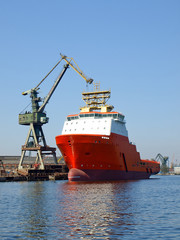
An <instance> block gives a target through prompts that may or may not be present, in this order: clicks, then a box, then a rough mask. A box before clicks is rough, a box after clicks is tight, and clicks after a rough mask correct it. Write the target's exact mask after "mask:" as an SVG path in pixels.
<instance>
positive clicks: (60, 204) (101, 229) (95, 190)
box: [0, 176, 180, 240]
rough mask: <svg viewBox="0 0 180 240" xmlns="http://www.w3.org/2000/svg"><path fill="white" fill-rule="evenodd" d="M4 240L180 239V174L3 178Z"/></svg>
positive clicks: (0, 230)
mask: <svg viewBox="0 0 180 240" xmlns="http://www.w3.org/2000/svg"><path fill="white" fill-rule="evenodd" d="M0 239H7V240H12V239H23V240H24V239H28V240H29V239H133V240H134V239H163V240H166V239H180V176H153V177H151V178H150V179H148V180H138V181H115V182H114V181H113V182H92V183H87V182H84V183H69V182H68V181H44V182H43V181H41V182H6V183H0Z"/></svg>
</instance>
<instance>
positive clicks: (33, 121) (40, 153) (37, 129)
mask: <svg viewBox="0 0 180 240" xmlns="http://www.w3.org/2000/svg"><path fill="white" fill-rule="evenodd" d="M60 55H61V59H60V60H59V61H58V62H57V64H56V65H55V66H54V67H53V68H52V69H51V70H50V72H48V74H47V75H46V76H45V77H44V78H43V79H42V80H41V81H40V83H39V84H38V85H37V86H36V87H34V88H32V89H30V90H28V91H25V92H23V93H22V95H24V96H25V95H28V94H29V95H30V98H31V105H32V110H31V112H27V111H26V112H23V113H20V114H19V124H20V125H30V128H29V131H28V135H27V138H26V141H25V145H23V146H22V150H21V158H20V161H19V165H18V170H21V169H23V161H24V158H25V154H26V151H29V153H30V152H31V151H34V152H36V153H37V155H36V160H35V164H34V165H35V166H38V168H39V169H41V170H44V162H43V158H44V157H45V155H52V156H53V158H54V162H55V163H57V158H56V148H53V147H49V146H48V145H47V143H46V139H45V136H44V133H43V130H42V125H44V124H46V123H48V120H49V118H48V117H47V116H46V113H45V112H44V109H45V107H46V105H47V103H48V101H49V100H50V98H51V96H52V94H53V93H54V91H55V89H56V87H57V86H58V84H59V82H60V81H61V79H62V77H63V75H64V74H65V72H66V70H67V69H68V68H69V66H70V67H72V68H73V69H74V70H75V71H76V72H77V73H78V74H79V75H80V76H81V77H82V78H83V79H84V80H85V81H86V83H89V84H91V83H92V82H93V79H91V78H87V77H86V76H85V74H84V73H83V72H82V71H81V70H80V68H79V67H78V65H77V63H76V62H75V61H74V59H73V58H69V57H67V56H64V55H62V54H60ZM62 60H64V61H65V62H66V64H65V65H64V67H63V70H62V71H61V73H60V74H59V76H58V78H57V80H56V81H55V82H54V84H53V86H52V88H51V89H50V91H49V93H48V94H47V96H46V97H45V99H44V100H43V99H42V98H40V97H38V94H39V92H38V90H39V89H40V88H39V86H40V85H41V83H42V82H43V81H44V80H45V79H46V78H47V77H48V76H49V75H50V73H51V72H52V71H53V70H54V69H55V68H56V67H57V66H58V65H59V64H60V62H61V61H62ZM40 102H42V104H41V106H40V104H39V103H40ZM40 143H41V144H40Z"/></svg>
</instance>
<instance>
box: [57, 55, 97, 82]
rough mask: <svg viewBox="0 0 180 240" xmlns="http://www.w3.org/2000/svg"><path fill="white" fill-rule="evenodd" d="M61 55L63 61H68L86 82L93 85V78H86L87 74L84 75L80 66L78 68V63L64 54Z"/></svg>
mask: <svg viewBox="0 0 180 240" xmlns="http://www.w3.org/2000/svg"><path fill="white" fill-rule="evenodd" d="M60 55H61V57H62V59H64V61H66V63H67V64H69V65H70V66H71V67H72V68H73V69H74V70H75V71H76V72H77V73H78V74H79V75H80V76H81V77H82V78H84V80H85V81H86V82H87V83H89V84H91V83H92V82H93V79H92V78H87V77H86V76H85V74H84V73H83V71H82V70H81V69H80V68H79V66H78V65H77V63H76V62H75V61H74V59H73V58H70V57H67V56H65V55H62V54H60ZM68 59H69V61H68ZM72 61H73V62H74V64H75V65H76V66H74V65H73V63H72Z"/></svg>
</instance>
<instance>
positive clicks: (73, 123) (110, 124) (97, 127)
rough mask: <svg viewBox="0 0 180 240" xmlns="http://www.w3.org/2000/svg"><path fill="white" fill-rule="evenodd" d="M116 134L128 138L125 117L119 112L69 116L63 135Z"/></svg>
mask: <svg viewBox="0 0 180 240" xmlns="http://www.w3.org/2000/svg"><path fill="white" fill-rule="evenodd" d="M111 132H112V133H116V134H119V135H122V136H126V137H128V132H127V130H126V126H125V121H124V116H123V115H122V114H120V113H117V112H114V113H112V112H110V113H103V114H102V113H95V112H94V113H93V112H91V113H83V114H82V113H81V114H79V115H73V116H68V117H67V120H66V121H65V123H64V126H63V130H62V135H65V134H95V135H107V136H109V135H110V134H111Z"/></svg>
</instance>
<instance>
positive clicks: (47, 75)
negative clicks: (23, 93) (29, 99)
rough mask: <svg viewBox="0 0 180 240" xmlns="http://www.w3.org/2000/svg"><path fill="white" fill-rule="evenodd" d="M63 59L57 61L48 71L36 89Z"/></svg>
mask: <svg viewBox="0 0 180 240" xmlns="http://www.w3.org/2000/svg"><path fill="white" fill-rule="evenodd" d="M61 61H62V58H61V59H60V60H59V61H58V62H57V63H56V65H55V66H54V67H53V68H52V69H51V71H49V72H48V74H47V75H46V76H45V77H44V78H43V79H42V80H41V81H40V83H39V84H38V85H37V86H36V87H35V88H34V89H37V88H38V87H39V85H40V84H41V83H42V82H43V81H44V80H45V79H46V78H47V77H48V76H49V74H50V73H51V72H52V71H53V70H54V69H55V68H56V67H57V66H58V65H59V63H60V62H61Z"/></svg>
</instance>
